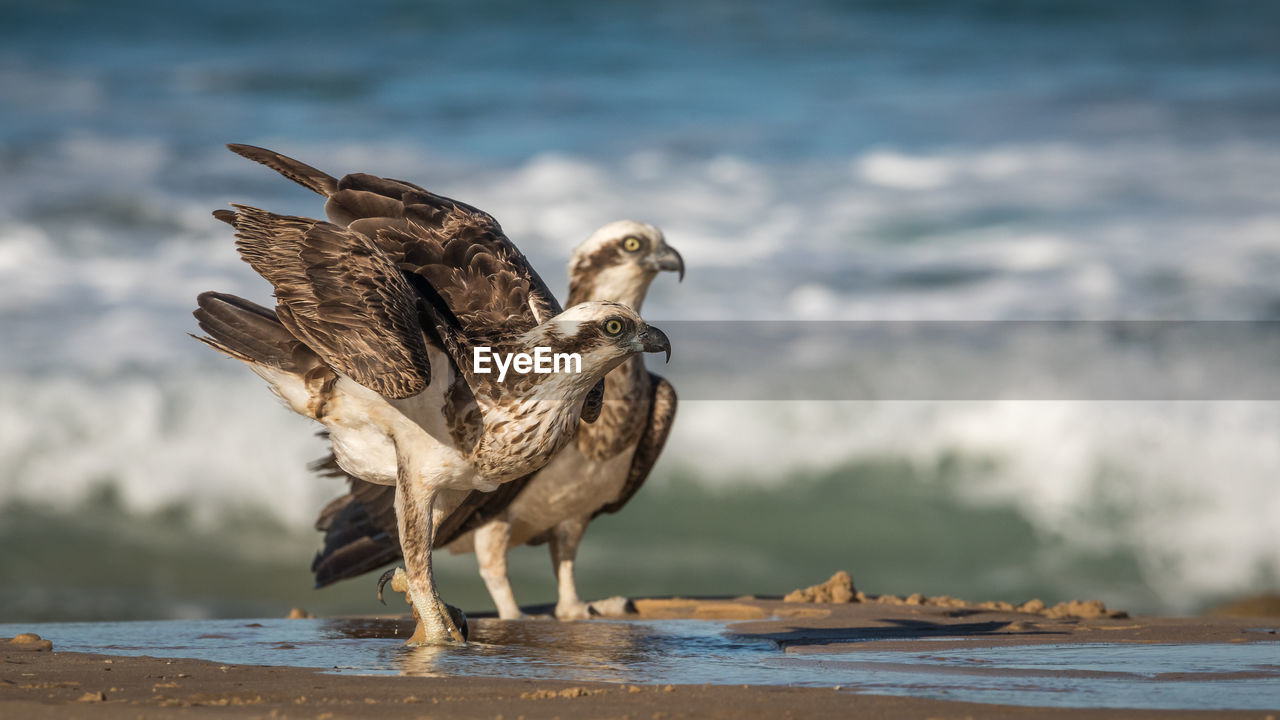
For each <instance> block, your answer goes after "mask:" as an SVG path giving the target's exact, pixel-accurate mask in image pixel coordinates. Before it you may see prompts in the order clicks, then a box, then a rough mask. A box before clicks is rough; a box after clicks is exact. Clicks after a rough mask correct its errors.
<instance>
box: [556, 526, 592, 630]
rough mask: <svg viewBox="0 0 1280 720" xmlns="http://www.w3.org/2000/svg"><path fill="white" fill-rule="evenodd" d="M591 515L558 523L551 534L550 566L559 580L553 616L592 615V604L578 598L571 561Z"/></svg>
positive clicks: (575, 555)
mask: <svg viewBox="0 0 1280 720" xmlns="http://www.w3.org/2000/svg"><path fill="white" fill-rule="evenodd" d="M590 519H591V518H590V517H589V516H588V517H579V518H570V519H568V520H565V521H564V522H562V523H560V524H559V525H557V526H556V527H555V530H554V531H553V532H552V533H551V543H550V545H551V569H552V571H553V572H555V574H556V579H557V580H558V581H559V583H560V594H559V597H558V599H557V600H556V617H557V618H559V619H560V620H586V619H587V618H588V617H591V606H590V605H587V604H586V603H584V602H582V601H581V600H579V599H578V587H577V585H576V584H575V583H574V581H573V560H574V558H576V557H577V555H578V543H579V542H580V541H581V540H582V536H583V534H584V533H586V531H587V522H589V521H590Z"/></svg>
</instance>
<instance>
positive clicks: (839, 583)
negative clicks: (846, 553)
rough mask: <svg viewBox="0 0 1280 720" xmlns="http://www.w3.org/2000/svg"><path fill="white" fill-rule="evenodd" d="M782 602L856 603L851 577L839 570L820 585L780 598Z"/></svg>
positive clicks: (856, 598)
mask: <svg viewBox="0 0 1280 720" xmlns="http://www.w3.org/2000/svg"><path fill="white" fill-rule="evenodd" d="M782 599H783V601H784V602H808V603H849V602H858V596H857V594H856V591H855V590H854V588H853V576H852V575H850V574H849V573H847V572H845V571H844V570H841V571H840V572H838V573H836V574H835V575H832V576H831V579H830V580H828V581H826V582H824V583H822V584H821V585H813V586H811V587H807V588H804V589H803V590H792V591H791V592H789V593H787V596H786V597H784V598H782Z"/></svg>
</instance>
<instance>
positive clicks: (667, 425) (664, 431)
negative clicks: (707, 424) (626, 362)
mask: <svg viewBox="0 0 1280 720" xmlns="http://www.w3.org/2000/svg"><path fill="white" fill-rule="evenodd" d="M649 381H650V383H651V385H650V393H651V394H650V402H649V422H647V423H645V427H644V433H643V434H641V435H640V441H639V444H638V445H636V452H635V454H634V455H633V456H632V457H631V471H630V472H629V473H628V474H627V482H626V484H624V485H623V486H622V490H621V491H619V492H618V497H617V499H616V500H614V501H613V502H611V503H609V504H608V505H605V506H604V507H602V508H600V509H599V510H597V511H595V513H594V514H592V516H591V517H593V518H594V517H596V516H597V515H601V514H603V513H616V512H618V511H619V510H621V509H622V507H623V506H624V505H626V504H627V502H628V501H629V500H631V498H632V497H633V496H634V495H635V494H636V492H637V491H638V490H640V486H641V485H644V481H645V480H647V479H648V478H649V473H650V472H651V471H652V470H653V465H654V463H656V462H657V461H658V456H659V455H661V454H662V448H663V447H664V446H665V445H666V444H667V436H668V435H670V434H671V426H672V425H673V424H675V418H676V389H675V388H674V387H672V385H671V383H669V382H667V381H666V379H665V378H663V377H661V376H659V375H655V374H653V373H649Z"/></svg>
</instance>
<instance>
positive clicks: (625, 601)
mask: <svg viewBox="0 0 1280 720" xmlns="http://www.w3.org/2000/svg"><path fill="white" fill-rule="evenodd" d="M591 612H592V613H593V614H595V615H599V616H601V617H625V616H627V615H635V614H636V613H637V612H638V611H637V610H636V604H635V603H633V602H631V598H625V597H622V596H621V595H615V596H613V597H611V598H605V599H603V600H596V601H595V602H593V603H591Z"/></svg>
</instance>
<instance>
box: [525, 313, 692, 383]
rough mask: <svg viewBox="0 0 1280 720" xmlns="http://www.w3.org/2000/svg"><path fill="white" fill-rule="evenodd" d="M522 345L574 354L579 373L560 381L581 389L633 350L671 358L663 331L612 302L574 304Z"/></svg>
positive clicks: (540, 328) (625, 357)
mask: <svg viewBox="0 0 1280 720" xmlns="http://www.w3.org/2000/svg"><path fill="white" fill-rule="evenodd" d="M522 344H524V345H526V346H529V347H539V346H541V347H547V348H550V349H551V352H553V353H575V354H577V355H578V356H579V357H581V369H582V372H581V373H578V374H577V375H578V377H570V378H564V379H563V380H565V381H566V382H567V384H568V385H571V386H575V387H576V386H581V387H582V388H583V389H584V390H585V389H589V388H591V386H593V385H595V384H596V382H598V381H599V380H600V379H601V378H603V377H604V376H605V375H606V374H608V372H609V371H610V370H612V369H614V368H615V367H617V366H618V365H620V364H622V361H624V360H626V359H627V358H629V357H631V356H633V355H635V354H637V353H642V352H665V353H666V354H667V357H668V358H670V357H671V342H670V341H669V340H668V339H667V336H666V334H665V333H663V332H662V331H661V330H659V329H658V328H656V327H653V326H652V325H649V324H648V323H646V322H645V321H644V320H643V319H642V318H641V317H640V314H639V313H637V312H636V311H634V310H632V309H631V308H629V307H627V306H626V305H623V304H621V303H615V302H601V301H592V302H585V303H580V304H578V305H574V306H573V307H571V308H569V309H568V310H565V311H564V312H562V313H560V314H559V315H557V316H555V317H554V318H551V319H550V320H548V321H546V322H544V323H543V324H541V325H539V326H538V327H536V328H534V329H533V330H531V331H529V332H528V333H526V334H525V336H524V338H523V343H522ZM548 379H549V380H552V382H555V380H554V379H552V378H548ZM556 384H560V383H556Z"/></svg>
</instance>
